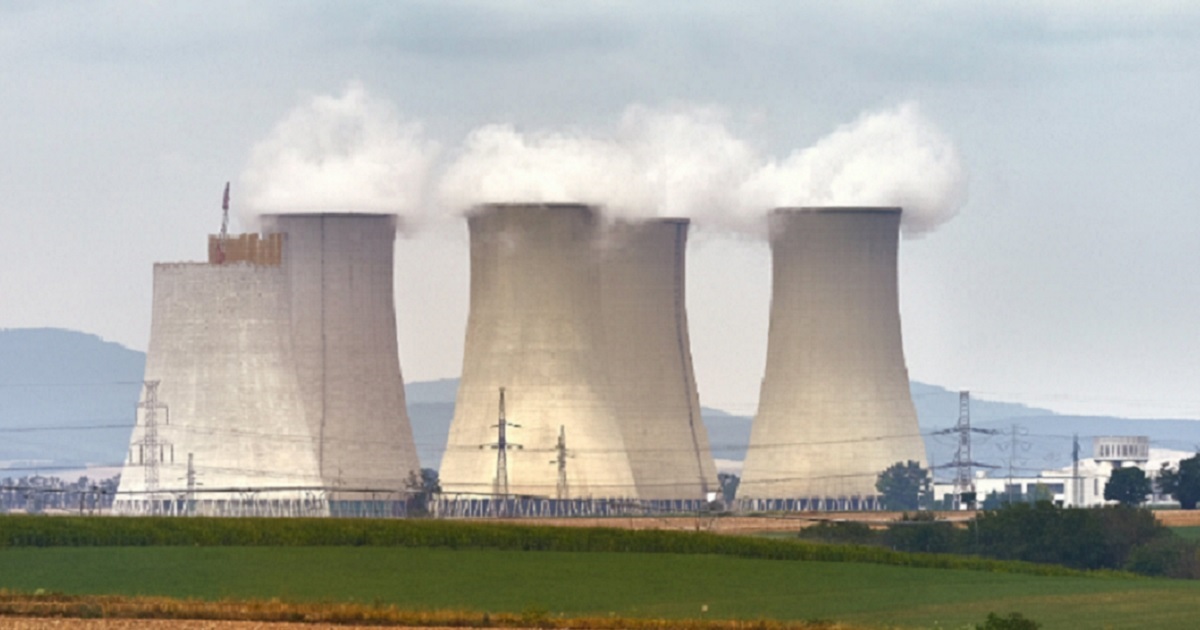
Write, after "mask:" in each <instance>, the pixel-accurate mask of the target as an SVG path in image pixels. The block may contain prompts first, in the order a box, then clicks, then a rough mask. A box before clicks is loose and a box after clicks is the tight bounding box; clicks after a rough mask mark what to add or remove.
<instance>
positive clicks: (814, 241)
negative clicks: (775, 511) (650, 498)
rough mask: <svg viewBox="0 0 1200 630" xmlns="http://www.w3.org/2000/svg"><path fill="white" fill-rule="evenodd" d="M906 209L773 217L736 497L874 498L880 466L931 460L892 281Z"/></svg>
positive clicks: (784, 212)
mask: <svg viewBox="0 0 1200 630" xmlns="http://www.w3.org/2000/svg"><path fill="white" fill-rule="evenodd" d="M899 224H900V209H899V208H805V209H780V210H777V211H775V212H774V213H773V214H772V215H771V229H772V233H771V250H772V257H773V265H772V269H773V273H774V277H773V285H772V294H771V321H770V329H769V333H768V334H769V340H768V349H767V365H766V376H765V378H764V379H763V384H762V393H761V396H760V399H759V408H758V414H757V416H756V417H755V420H754V425H753V427H752V429H751V436H750V446H749V450H748V452H747V456H746V462H745V467H744V469H743V475H742V480H741V485H740V487H739V489H738V498H739V499H746V498H764V499H773V498H787V497H853V496H860V497H861V496H870V495H875V494H877V491H876V489H875V481H876V477H877V475H878V474H879V472H881V471H883V470H884V469H886V468H887V467H888V466H891V465H892V464H894V463H896V462H898V461H906V460H916V461H918V462H921V464H922V465H924V463H925V448H924V445H923V443H922V441H921V437H920V434H919V429H918V426H917V417H916V412H915V410H914V408H913V404H912V399H911V396H910V393H909V389H908V370H907V368H906V366H905V363H904V350H903V343H902V340H901V332H900V314H899V313H900V311H899V301H898V294H897V281H896V262H897V261H896V257H897V241H898V239H899Z"/></svg>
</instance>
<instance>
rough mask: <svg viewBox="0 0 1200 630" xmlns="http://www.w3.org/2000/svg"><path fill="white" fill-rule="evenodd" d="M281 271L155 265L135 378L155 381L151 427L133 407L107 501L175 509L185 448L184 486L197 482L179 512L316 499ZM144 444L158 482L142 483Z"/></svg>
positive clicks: (284, 507)
mask: <svg viewBox="0 0 1200 630" xmlns="http://www.w3.org/2000/svg"><path fill="white" fill-rule="evenodd" d="M284 281H285V277H284V272H283V270H282V269H281V268H280V267H279V266H277V265H265V266H264V265H256V264H250V263H239V264H234V265H207V264H199V263H197V264H157V265H155V266H154V304H153V310H152V323H151V332H150V346H149V350H148V352H147V356H146V371H145V378H146V380H148V381H158V382H159V385H158V387H157V400H158V402H159V407H158V408H157V409H156V413H155V420H156V422H155V424H156V427H157V439H156V438H154V437H149V438H148V436H147V431H146V423H147V417H146V413H144V412H142V413H139V417H138V426H137V427H136V428H135V429H134V433H133V438H132V440H131V448H130V453H129V455H128V457H127V460H126V466H125V468H124V471H123V472H122V474H121V485H120V491H119V494H118V497H117V499H116V501H115V503H114V509H115V510H116V511H117V512H118V513H133V514H137V513H148V512H153V513H159V512H168V511H180V510H181V500H182V499H184V492H185V491H186V489H187V488H188V487H189V483H188V457H189V455H191V456H192V458H193V462H194V471H195V477H194V479H193V481H194V482H195V483H194V485H193V488H198V489H202V490H203V491H202V492H200V493H198V494H193V495H192V496H190V497H188V499H189V500H188V503H190V504H191V505H190V506H189V507H188V508H187V511H188V512H199V513H225V512H222V511H221V509H224V508H225V507H230V506H231V504H232V502H241V503H246V502H261V503H262V504H263V505H266V506H271V507H268V508H264V509H263V510H262V511H259V512H256V513H275V514H284V513H286V514H313V513H314V512H312V511H310V510H311V509H312V508H314V507H315V505H319V506H320V509H321V510H322V511H323V510H324V502H323V500H324V497H323V496H322V495H321V493H320V485H321V479H320V475H319V474H318V470H317V460H316V457H315V454H314V452H313V450H312V444H313V436H312V435H311V434H310V433H309V428H308V424H307V423H306V422H305V414H304V407H303V402H302V400H301V396H300V384H299V382H298V381H297V379H296V377H295V373H294V371H293V369H292V364H293V360H294V357H293V355H292V352H291V339H290V336H291V335H290V332H289V327H290V321H289V317H288V304H287V300H286V298H285V296H284V293H283V291H282V287H283V285H284ZM145 402H147V401H146V399H145V398H143V403H145ZM155 444H157V446H158V448H154V446H153V445H155ZM147 450H153V451H155V454H156V455H157V458H158V461H159V462H161V463H160V464H159V465H158V467H157V475H158V480H157V483H155V482H153V481H151V482H150V483H149V484H148V483H147V476H148V475H147V474H146V473H147V469H146V467H145V462H146V461H147V460H148V459H149V458H151V457H153V456H154V454H151V453H148V452H146V451H147ZM150 476H153V474H151V475H150ZM248 488H257V489H259V492H251V491H249V490H245V489H248ZM272 489H281V490H272ZM154 490H162V491H164V492H163V493H161V494H153V497H154V498H157V499H159V501H158V503H157V505H154V506H151V504H150V501H149V499H150V498H151V496H152V495H151V493H152V492H153V491H154ZM302 504H304V505H308V509H304V510H302V509H300V506H301V505H302ZM219 508H220V509H219ZM238 513H246V511H245V510H239V511H238Z"/></svg>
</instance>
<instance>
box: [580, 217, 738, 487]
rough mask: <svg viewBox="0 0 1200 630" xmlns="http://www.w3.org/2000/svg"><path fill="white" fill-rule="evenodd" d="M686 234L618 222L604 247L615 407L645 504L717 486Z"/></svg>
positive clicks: (680, 227) (668, 226)
mask: <svg viewBox="0 0 1200 630" xmlns="http://www.w3.org/2000/svg"><path fill="white" fill-rule="evenodd" d="M687 232H688V221H687V220H686V219H658V220H650V221H642V222H617V223H614V224H612V225H611V226H609V227H608V228H607V229H606V230H605V233H604V236H603V238H602V239H601V245H600V249H599V253H600V290H601V314H602V318H601V319H602V321H603V324H604V333H605V344H604V351H605V355H604V356H605V361H606V362H607V366H608V372H609V378H610V383H611V385H612V391H613V395H614V401H613V408H614V412H615V414H616V417H617V418H618V421H619V422H620V425H621V430H622V434H623V436H624V439H625V445H626V449H627V451H628V453H629V460H630V466H631V467H632V470H633V477H634V480H635V482H636V483H637V493H638V497H639V498H640V499H643V500H679V499H692V500H703V499H705V498H706V495H707V494H708V493H710V492H716V491H717V488H718V485H717V471H716V467H715V465H714V463H713V458H712V453H711V451H710V449H709V445H708V432H707V430H706V429H705V428H704V423H703V422H702V421H701V418H700V400H699V395H698V394H697V391H696V378H695V375H694V374H693V372H692V352H691V342H690V340H689V339H688V324H687V306H686V301H685V293H684V285H685V281H684V279H685V273H684V270H685V258H686V249H687Z"/></svg>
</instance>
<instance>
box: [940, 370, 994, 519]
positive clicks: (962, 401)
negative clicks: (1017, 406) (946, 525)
mask: <svg viewBox="0 0 1200 630" xmlns="http://www.w3.org/2000/svg"><path fill="white" fill-rule="evenodd" d="M951 433H957V434H958V449H957V450H956V451H955V453H954V459H953V460H951V461H950V463H949V464H943V465H941V466H939V468H953V469H954V509H955V510H960V509H962V506H963V504H966V506H967V509H973V508H974V505H975V474H974V469H975V468H999V466H993V465H991V464H982V463H979V462H977V461H974V460H972V459H971V434H972V433H981V434H984V435H996V434H998V433H1000V431H997V430H994V429H972V428H971V392H968V391H961V392H959V393H958V424H956V425H955V426H954V428H952V429H942V430H941V431H935V432H934V434H935V435H948V434H951Z"/></svg>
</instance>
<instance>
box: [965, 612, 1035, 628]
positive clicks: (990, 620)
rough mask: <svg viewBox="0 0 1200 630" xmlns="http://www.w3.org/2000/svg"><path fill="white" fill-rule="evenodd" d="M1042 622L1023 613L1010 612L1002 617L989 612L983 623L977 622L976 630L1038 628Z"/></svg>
mask: <svg viewBox="0 0 1200 630" xmlns="http://www.w3.org/2000/svg"><path fill="white" fill-rule="evenodd" d="M1041 627H1042V624H1040V623H1038V622H1036V621H1034V620H1032V619H1026V618H1025V616H1024V615H1022V614H1021V613H1017V612H1015V613H1008V616H1007V617H1001V616H999V615H997V614H996V613H988V616H987V619H985V620H984V622H983V623H982V624H975V630H1038V628H1041Z"/></svg>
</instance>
